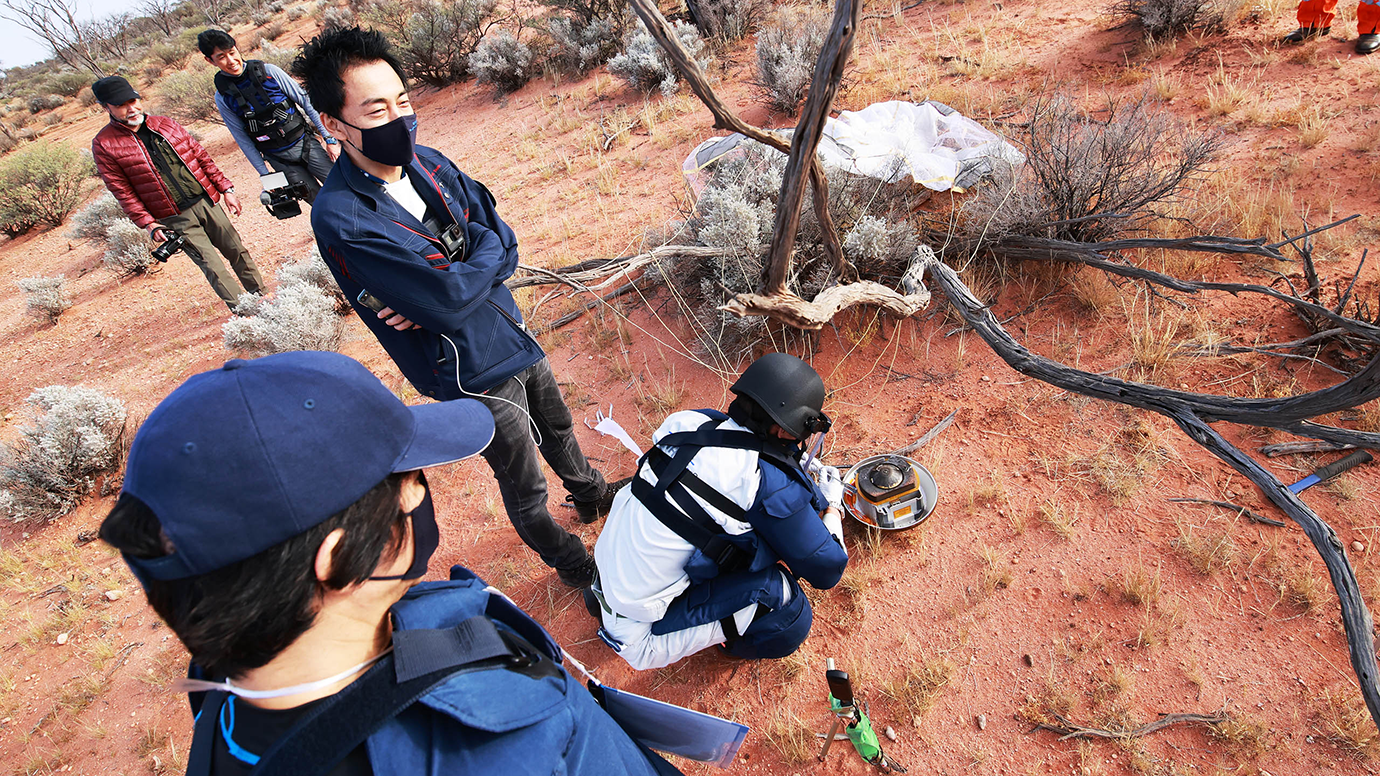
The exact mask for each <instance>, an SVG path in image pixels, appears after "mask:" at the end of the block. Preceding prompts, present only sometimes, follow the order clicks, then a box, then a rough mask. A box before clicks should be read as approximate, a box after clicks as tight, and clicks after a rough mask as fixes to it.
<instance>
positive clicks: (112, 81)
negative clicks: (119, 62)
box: [91, 75, 139, 105]
mask: <svg viewBox="0 0 1380 776" xmlns="http://www.w3.org/2000/svg"><path fill="white" fill-rule="evenodd" d="M91 93H92V94H94V95H96V99H97V100H98V101H100V102H101V103H103V104H105V105H124V104H125V103H127V102H129V101H130V100H132V99H134V98H136V97H138V96H139V93H138V92H136V91H134V87H133V86H130V85H129V81H126V80H125V77H124V76H121V75H109V76H106V77H105V78H102V79H101V80H99V81H97V82H96V83H94V84H91Z"/></svg>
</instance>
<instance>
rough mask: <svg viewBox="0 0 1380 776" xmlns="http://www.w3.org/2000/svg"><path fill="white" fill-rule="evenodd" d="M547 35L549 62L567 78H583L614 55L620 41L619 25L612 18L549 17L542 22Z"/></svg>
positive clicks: (621, 34) (621, 36)
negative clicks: (544, 24)
mask: <svg viewBox="0 0 1380 776" xmlns="http://www.w3.org/2000/svg"><path fill="white" fill-rule="evenodd" d="M546 33H547V35H549V36H551V42H552V54H551V62H552V63H553V64H554V65H555V66H556V68H557V69H558V70H559V71H560V72H562V73H566V74H568V75H573V76H584V75H586V74H587V73H589V71H591V70H593V69H594V68H596V67H598V66H600V65H602V64H604V63H605V62H607V61H609V58H610V57H612V56H613V55H614V54H617V53H618V46H619V45H620V44H621V43H622V40H623V31H622V29H620V25H619V24H618V23H617V22H615V21H613V20H612V19H601V18H595V19H591V20H590V21H588V22H586V21H584V20H583V19H581V18H579V17H569V16H553V17H551V18H550V19H549V20H548V21H547V23H546Z"/></svg>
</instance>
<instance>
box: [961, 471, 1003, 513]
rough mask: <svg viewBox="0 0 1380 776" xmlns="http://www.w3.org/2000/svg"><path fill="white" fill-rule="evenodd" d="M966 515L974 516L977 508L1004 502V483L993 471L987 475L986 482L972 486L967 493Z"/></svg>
mask: <svg viewBox="0 0 1380 776" xmlns="http://www.w3.org/2000/svg"><path fill="white" fill-rule="evenodd" d="M966 495H967V502H968V514H970V515H971V514H975V513H976V512H977V508H978V507H979V506H984V505H991V504H996V503H998V502H1002V501H1005V500H1006V483H1005V482H1004V481H1003V480H1002V478H1001V477H1000V476H999V475H998V474H997V472H996V471H995V470H993V471H991V472H989V473H988V475H987V481H986V482H981V483H978V484H975V485H972V486H970V487H969V488H968V492H967V494H966Z"/></svg>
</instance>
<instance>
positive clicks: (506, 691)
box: [100, 351, 680, 776]
mask: <svg viewBox="0 0 1380 776" xmlns="http://www.w3.org/2000/svg"><path fill="white" fill-rule="evenodd" d="M493 428H494V425H493V420H492V418H491V417H490V416H489V413H488V412H487V411H486V410H485V409H484V407H483V406H481V405H480V404H479V403H478V402H475V401H469V400H461V401H452V402H443V403H439V404H426V405H421V406H416V407H408V406H406V405H404V404H403V403H402V402H401V401H399V400H398V398H397V397H396V396H394V395H393V393H392V392H391V391H389V390H388V388H387V387H385V386H384V385H383V383H381V382H379V379H378V378H377V377H375V376H374V375H373V374H371V373H370V372H369V370H367V369H365V368H364V367H363V366H362V365H360V364H359V362H357V361H354V360H353V359H350V358H348V357H346V356H342V355H340V354H339V353H317V352H303V351H296V352H291V353H282V354H279V355H275V356H268V357H265V358H260V359H255V360H252V361H244V360H235V361H231V362H229V363H227V364H225V366H224V367H222V368H221V369H216V370H212V371H209V372H205V373H202V374H199V375H196V376H194V377H192V378H191V379H189V380H187V382H185V383H184V384H183V385H182V386H181V387H179V388H178V389H177V390H175V391H173V392H172V394H171V395H169V396H168V397H167V398H166V399H165V400H163V401H162V402H161V403H160V404H159V405H158V407H157V408H155V409H154V411H153V412H152V413H151V414H150V415H149V417H148V420H146V421H145V422H144V424H143V425H142V426H141V427H140V428H139V433H138V434H137V435H136V436H135V438H134V444H133V446H132V447H131V448H130V452H129V459H128V464H127V466H126V471H125V478H124V485H123V488H122V492H121V494H120V498H119V501H117V502H116V504H115V507H114V508H113V509H112V510H111V512H110V514H109V516H107V517H106V519H105V521H104V522H103V523H102V524H101V529H100V535H101V538H102V539H104V540H105V541H107V542H109V543H110V544H111V545H113V546H114V547H115V548H116V549H117V550H119V551H120V553H121V555H122V557H123V558H124V560H125V562H126V563H127V564H128V565H129V567H130V570H131V571H132V572H133V573H134V576H135V577H136V578H137V579H138V580H139V583H140V584H141V585H142V586H143V588H144V592H145V593H146V594H147V596H148V600H149V604H150V605H151V606H152V607H153V609H154V610H155V611H156V612H157V613H158V615H159V616H160V617H161V618H163V620H164V621H165V622H167V624H168V626H169V627H170V628H171V629H172V631H173V632H174V633H175V634H177V637H178V638H179V639H180V640H181V641H182V643H183V645H184V646H185V647H186V648H187V651H188V652H190V653H191V658H192V663H193V666H192V671H191V672H189V673H190V674H191V675H192V676H195V677H198V678H197V679H193V680H184V682H183V684H182V689H184V690H186V691H188V692H190V694H191V700H192V705H193V711H194V712H195V713H197V717H196V721H195V722H194V728H193V735H192V744H191V748H190V751H189V752H188V753H187V773H188V774H189V775H190V776H239V775H241V774H250V773H256V774H265V776H267V775H268V774H292V776H327V775H329V776H368V775H369V774H378V776H423V775H424V774H473V775H475V776H489V775H490V774H504V776H508V775H509V774H515V775H519V776H521V775H525V774H531V775H532V776H537V775H539V774H540V775H542V776H546V775H548V774H554V773H562V774H569V775H570V776H603V775H604V774H626V775H627V776H676V775H677V774H679V773H680V772H679V771H677V770H676V769H675V768H674V767H672V766H671V765H670V764H668V763H667V762H666V761H665V760H663V759H662V758H661V757H659V756H657V755H655V754H653V753H652V752H650V751H648V750H647V749H646V748H645V747H644V746H642V745H641V744H639V743H637V742H636V741H634V740H633V739H631V738H630V737H629V736H628V734H627V733H626V732H624V730H623V729H622V728H621V727H620V726H619V724H618V723H617V722H615V721H614V720H613V719H612V718H611V717H610V716H609V715H608V713H606V712H605V711H604V710H603V709H602V708H600V706H599V705H598V703H597V702H596V701H595V699H594V697H593V696H592V695H591V694H590V693H589V692H586V691H585V688H584V687H582V686H581V685H580V683H579V681H577V680H576V679H574V678H573V677H572V676H571V675H570V674H568V673H566V671H565V669H564V668H562V666H561V663H562V657H563V656H562V653H561V649H560V647H559V646H558V645H557V644H556V643H555V642H554V641H553V640H552V639H551V637H550V635H548V634H547V633H546V631H545V630H543V629H542V628H541V626H539V625H538V624H537V623H536V622H535V621H533V620H532V619H531V618H530V617H528V616H527V615H526V614H525V613H524V612H523V611H522V610H521V609H519V608H518V607H517V606H516V605H515V604H513V603H512V601H510V600H509V599H507V598H506V597H505V596H504V595H503V594H502V593H500V592H498V591H497V590H494V589H493V588H490V587H488V586H486V585H485V583H484V582H483V581H482V580H480V579H479V578H477V577H476V576H475V575H474V574H472V573H471V572H469V571H468V570H467V569H465V568H463V567H461V566H455V567H453V568H452V569H451V572H450V575H449V576H450V579H449V580H448V581H433V582H421V578H422V577H423V576H424V575H425V574H426V572H427V564H428V561H429V560H430V558H431V555H432V553H433V552H435V550H436V549H437V546H438V544H439V541H440V534H439V529H438V527H437V524H436V511H437V508H436V505H434V504H433V503H432V498H431V491H430V489H429V488H428V486H427V481H426V477H425V475H424V474H423V470H424V469H426V468H428V467H432V466H442V465H445V464H449V463H453V462H455V461H459V460H462V459H465V458H468V457H470V456H472V455H474V454H476V453H478V452H479V451H480V450H481V449H483V448H484V446H485V444H487V443H488V441H489V438H490V437H491V436H492V434H493ZM419 583H420V584H419Z"/></svg>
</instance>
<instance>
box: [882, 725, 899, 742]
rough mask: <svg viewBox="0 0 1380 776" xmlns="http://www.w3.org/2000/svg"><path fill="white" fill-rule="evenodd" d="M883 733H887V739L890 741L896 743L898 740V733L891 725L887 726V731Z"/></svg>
mask: <svg viewBox="0 0 1380 776" xmlns="http://www.w3.org/2000/svg"><path fill="white" fill-rule="evenodd" d="M882 732H884V733H886V738H887V740H888V741H895V740H896V731H895V730H894V729H892V727H891V726H890V725H887V726H886V730H884V731H882Z"/></svg>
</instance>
